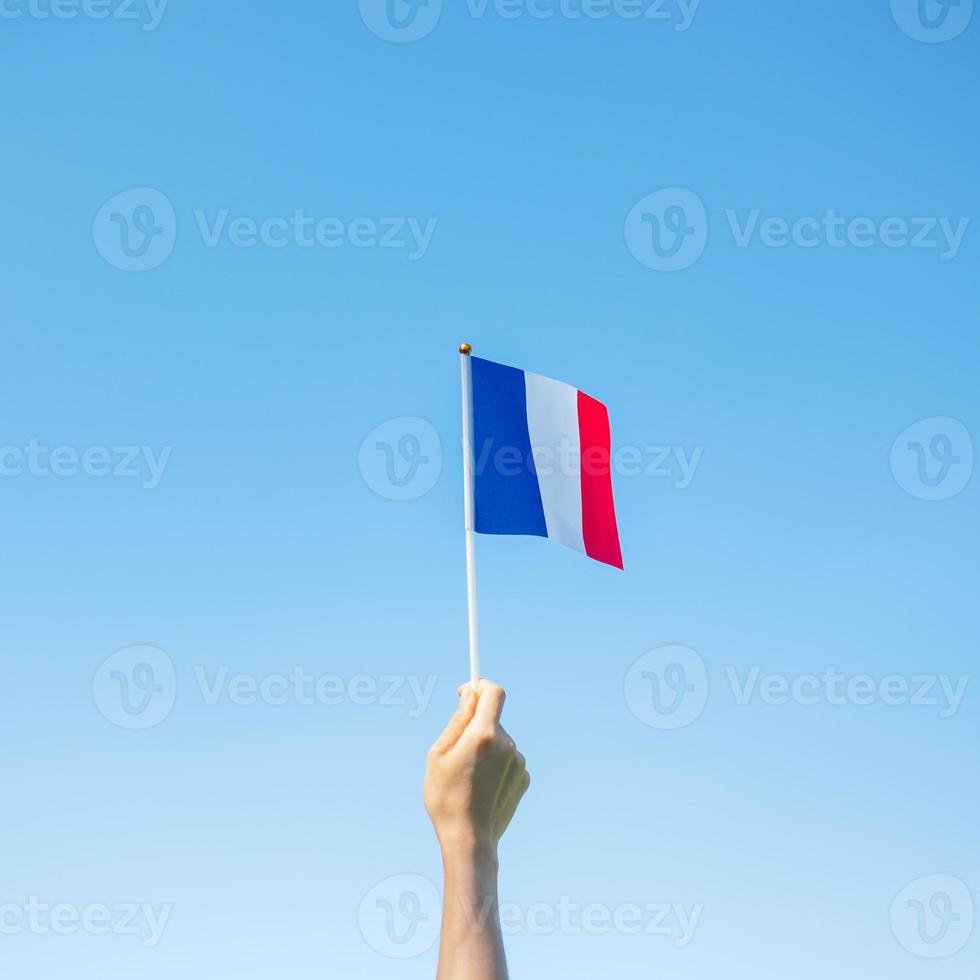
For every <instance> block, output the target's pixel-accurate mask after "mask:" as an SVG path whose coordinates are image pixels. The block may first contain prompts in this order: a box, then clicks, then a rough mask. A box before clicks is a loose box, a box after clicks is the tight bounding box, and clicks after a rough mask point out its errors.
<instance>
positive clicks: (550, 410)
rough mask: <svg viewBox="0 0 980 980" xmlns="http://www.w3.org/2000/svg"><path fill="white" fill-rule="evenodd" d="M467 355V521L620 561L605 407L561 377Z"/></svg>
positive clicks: (483, 530) (485, 529)
mask: <svg viewBox="0 0 980 980" xmlns="http://www.w3.org/2000/svg"><path fill="white" fill-rule="evenodd" d="M469 360H470V362H471V379H472V380H471V397H472V419H473V423H472V425H473V446H472V451H473V463H472V465H473V501H474V510H475V514H474V525H473V529H474V530H475V531H477V532H478V533H480V534H534V535H537V536H539V537H543V538H552V539H554V540H555V541H558V542H560V543H561V544H564V545H567V546H568V547H570V548H575V549H576V550H578V551H581V552H582V553H583V554H586V555H588V556H589V557H590V558H594V559H596V561H601V562H605V563H606V564H607V565H614V566H615V567H616V568H622V567H623V557H622V553H621V551H620V547H619V531H618V529H617V527H616V511H615V507H614V505H613V492H612V476H611V472H610V436H609V414H608V412H607V411H606V406H605V405H603V404H602V403H601V402H598V401H596V400H595V399H594V398H590V397H589V396H588V395H586V394H584V393H583V392H581V391H579V390H578V389H577V388H573V387H572V386H571V385H567V384H564V383H563V382H561V381H553V380H552V379H551V378H544V377H542V376H541V375H539V374H531V373H530V372H529V371H520V370H518V369H517V368H512V367H507V366H506V365H504V364H495V363H494V362H493V361H485V360H483V359H482V358H480V357H470V358H469Z"/></svg>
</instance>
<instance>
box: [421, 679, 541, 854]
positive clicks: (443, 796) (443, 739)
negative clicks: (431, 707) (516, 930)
mask: <svg viewBox="0 0 980 980" xmlns="http://www.w3.org/2000/svg"><path fill="white" fill-rule="evenodd" d="M459 694H460V703H459V708H458V709H457V711H456V713H455V714H454V715H453V716H452V718H450V720H449V724H448V725H447V726H446V729H445V731H444V732H443V733H442V734H441V735H440V736H439V738H438V739H437V740H436V742H435V744H434V745H433V746H432V748H431V749H430V750H429V756H428V766H427V768H426V773H425V785H424V792H423V796H424V799H425V808H426V810H427V811H428V813H429V817H430V818H431V820H432V824H433V826H434V827H435V831H436V836H437V837H438V838H439V844H440V846H441V847H442V851H443V854H444V855H446V854H454V853H457V852H463V853H472V852H479V853H483V854H486V855H488V856H492V857H494V858H495V857H496V852H497V844H498V842H499V841H500V838H501V837H502V836H503V833H504V831H505V830H506V829H507V826H508V824H509V823H510V821H511V818H512V817H513V816H514V812H515V810H516V809H517V804H518V803H520V801H521V798H522V797H523V796H524V794H525V793H526V792H527V788H528V786H529V785H530V784H531V776H530V774H529V773H528V771H527V769H526V762H525V759H524V756H523V755H521V753H520V752H518V751H517V746H516V745H515V744H514V740H513V739H512V738H511V737H510V735H508V734H507V732H506V731H504V729H503V727H502V726H501V724H500V713H501V711H502V710H503V707H504V697H505V695H504V691H503V688H500V687H498V686H497V685H496V684H491V683H490V682H489V681H484V680H481V681H480V682H479V683H478V684H477V688H476V690H475V691H474V690H473V688H472V686H471V685H470V684H468V683H467V684H464V685H463V686H462V687H461V688H460V689H459Z"/></svg>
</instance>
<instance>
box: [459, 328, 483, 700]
mask: <svg viewBox="0 0 980 980" xmlns="http://www.w3.org/2000/svg"><path fill="white" fill-rule="evenodd" d="M472 353H473V348H472V347H471V346H470V345H469V344H462V345H461V346H460V348H459V368H460V378H461V380H462V390H463V501H464V504H463V514H464V522H465V529H466V606H467V611H468V612H469V620H470V683H471V684H472V685H473V689H474V690H475V689H476V684H477V681H479V679H480V642H479V638H478V636H477V631H476V552H475V549H474V540H473V539H474V534H473V395H472V385H471V380H472V372H471V363H470V354H472Z"/></svg>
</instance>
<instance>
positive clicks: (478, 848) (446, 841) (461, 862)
mask: <svg viewBox="0 0 980 980" xmlns="http://www.w3.org/2000/svg"><path fill="white" fill-rule="evenodd" d="M439 847H440V849H441V851H442V863H443V865H444V866H445V868H446V870H447V871H448V870H456V869H459V870H462V869H474V870H477V871H480V872H482V873H490V874H493V875H494V876H496V874H497V869H498V867H499V862H498V860H497V845H496V844H495V843H493V842H492V841H489V840H482V839H480V838H479V837H478V836H477V835H474V834H457V835H453V836H452V837H447V838H442V837H440V839H439Z"/></svg>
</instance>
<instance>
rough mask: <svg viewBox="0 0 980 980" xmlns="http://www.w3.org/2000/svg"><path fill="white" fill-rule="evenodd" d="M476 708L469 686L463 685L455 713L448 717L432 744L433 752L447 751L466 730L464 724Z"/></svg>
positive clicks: (470, 718)
mask: <svg viewBox="0 0 980 980" xmlns="http://www.w3.org/2000/svg"><path fill="white" fill-rule="evenodd" d="M475 710H476V698H475V697H474V695H473V690H472V689H471V688H470V687H468V686H467V687H464V688H463V691H462V694H461V696H460V702H459V707H458V708H457V709H456V713H455V714H454V715H453V716H452V718H450V719H449V724H448V725H446V728H445V730H444V731H443V733H442V734H441V735H440V736H439V737H438V738H437V739H436V742H435V745H433V746H432V749H433V751H435V752H448V751H449V750H450V749H451V748H452V747H453V746H454V745H455V744H456V743H457V742H458V741H459V737H460V736H461V735H462V734H463V732H464V731H466V726H467V725H468V724H469V723H470V721H471V720H472V718H473V713H474V711H475Z"/></svg>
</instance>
